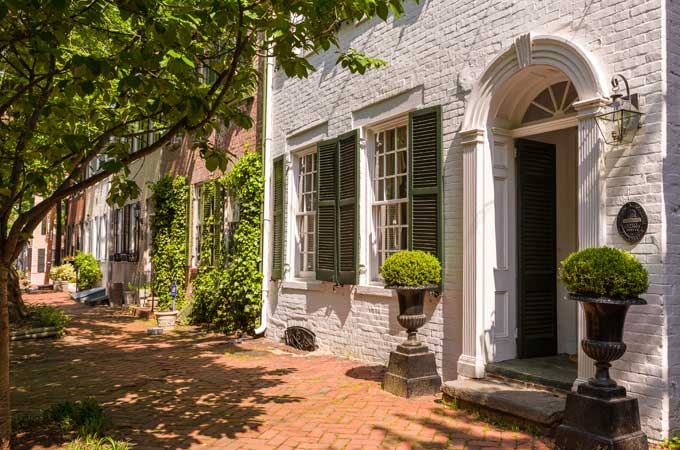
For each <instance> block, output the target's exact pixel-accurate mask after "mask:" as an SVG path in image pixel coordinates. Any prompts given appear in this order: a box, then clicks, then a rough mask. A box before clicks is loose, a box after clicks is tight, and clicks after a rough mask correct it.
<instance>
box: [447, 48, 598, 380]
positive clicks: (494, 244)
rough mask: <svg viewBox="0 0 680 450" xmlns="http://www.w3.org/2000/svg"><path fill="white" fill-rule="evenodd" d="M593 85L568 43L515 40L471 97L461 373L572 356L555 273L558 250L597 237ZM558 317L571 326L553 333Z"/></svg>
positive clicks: (583, 368)
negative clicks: (520, 359) (506, 362)
mask: <svg viewBox="0 0 680 450" xmlns="http://www.w3.org/2000/svg"><path fill="white" fill-rule="evenodd" d="M602 79H603V78H602V77H601V74H600V73H599V71H598V70H597V67H596V65H595V64H594V63H593V62H592V60H591V58H590V57H589V56H588V55H587V53H586V52H584V51H583V50H582V49H580V48H579V47H577V46H575V45H574V44H572V43H571V42H568V41H566V40H563V39H561V38H558V37H552V36H537V37H533V36H531V35H524V36H521V37H519V38H518V39H516V40H515V42H514V44H513V46H512V48H510V49H509V50H507V51H506V52H504V53H503V54H501V55H499V56H498V57H497V58H496V59H495V60H494V61H493V62H492V63H491V64H490V65H489V67H488V68H487V69H486V71H485V72H484V73H483V74H482V77H481V78H480V80H479V82H478V83H477V85H476V86H475V89H474V90H473V93H472V95H471V100H470V102H469V105H468V108H467V110H466V113H465V118H464V124H463V130H462V131H461V138H462V143H463V167H464V168H463V175H464V233H463V236H464V244H463V245H464V247H463V248H464V256H463V258H464V263H463V277H464V281H463V353H462V355H461V357H460V358H459V362H458V373H459V375H462V376H465V377H470V378H479V377H483V376H484V374H485V366H486V364H487V363H489V362H493V361H497V360H499V359H509V358H513V357H516V356H532V355H534V354H542V353H546V354H549V353H553V352H554V353H556V352H558V351H560V350H562V351H566V352H569V351H575V350H576V348H575V347H576V345H575V343H576V342H578V335H579V334H580V333H582V331H583V330H582V328H583V323H582V321H581V320H580V319H578V320H577V319H576V317H575V316H576V310H575V308H572V307H571V305H568V304H564V305H563V304H562V302H558V301H557V296H558V286H557V284H558V283H557V281H556V268H557V261H558V258H560V257H564V256H565V255H564V253H566V252H569V251H573V250H575V249H577V248H584V247H590V246H594V245H599V243H600V242H602V241H603V239H602V238H601V236H600V235H601V233H602V232H603V231H602V230H601V227H600V223H601V219H600V217H601V215H602V214H603V213H604V207H603V205H602V200H601V198H600V192H603V187H602V186H601V183H600V180H599V174H598V161H599V154H600V145H601V143H600V137H599V134H598V131H597V126H596V124H595V120H594V115H595V114H596V113H597V111H598V110H599V108H600V107H601V106H603V105H604V104H605V98H604V97H605V92H606V91H605V90H604V88H603V87H604V86H605V84H604V83H603V82H602ZM558 165H559V166H560V167H559V169H558ZM536 174H540V175H541V176H535V175H536ZM558 177H559V178H558ZM522 203H523V204H522ZM569 209H572V211H571V214H570V211H569ZM558 233H560V236H558ZM558 237H559V238H560V242H561V243H565V242H566V243H567V245H566V246H562V247H564V248H560V249H558V248H557V243H558ZM567 237H570V238H569V239H567ZM539 256H540V257H539ZM541 258H542V259H541ZM539 272H540V273H539ZM538 287H540V289H539V288H538ZM538 291H540V292H538ZM532 302H533V303H532ZM558 303H559V308H560V309H558ZM558 316H559V317H558ZM558 318H559V319H561V320H559V321H558V320H557V319H558ZM558 322H559V323H562V324H563V325H568V326H566V327H563V328H564V329H562V330H561V332H560V333H558V330H557V327H558ZM577 323H578V331H577V327H576V325H577ZM560 336H561V337H562V339H560ZM585 358H586V357H585V355H582V354H581V352H579V379H582V378H583V379H585V377H587V376H588V375H589V371H590V366H591V365H590V364H588V363H587V360H586V359H585Z"/></svg>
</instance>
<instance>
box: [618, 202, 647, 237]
mask: <svg viewBox="0 0 680 450" xmlns="http://www.w3.org/2000/svg"><path fill="white" fill-rule="evenodd" d="M616 229H617V230H618V231H619V234H620V235H621V237H622V238H623V239H625V240H626V241H627V242H630V243H631V244H635V243H637V242H640V240H642V238H643V237H644V235H645V233H647V213H645V209H644V208H643V207H642V206H641V205H640V204H639V203H635V202H628V203H626V204H625V205H623V206H622V207H621V210H620V211H619V214H618V215H617V216H616Z"/></svg>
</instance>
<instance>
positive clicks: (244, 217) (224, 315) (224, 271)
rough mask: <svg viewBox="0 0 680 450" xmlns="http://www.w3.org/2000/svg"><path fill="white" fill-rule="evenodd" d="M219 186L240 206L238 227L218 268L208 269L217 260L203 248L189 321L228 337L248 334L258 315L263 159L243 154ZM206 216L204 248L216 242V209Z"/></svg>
mask: <svg viewBox="0 0 680 450" xmlns="http://www.w3.org/2000/svg"><path fill="white" fill-rule="evenodd" d="M217 183H218V185H219V186H220V187H221V188H222V189H223V191H224V193H225V194H226V195H227V196H228V197H229V198H230V199H232V200H235V201H237V202H238V205H239V221H238V224H237V225H236V227H235V230H234V234H233V238H232V242H231V245H230V246H229V248H228V249H225V248H224V245H223V244H224V241H223V240H221V241H220V242H221V245H220V247H219V248H220V253H221V252H226V254H224V257H222V256H220V257H219V258H218V260H219V261H220V263H219V264H213V263H211V261H214V260H215V258H213V257H212V256H213V255H212V252H214V250H210V251H209V250H208V249H207V248H206V252H210V253H211V257H210V258H208V257H203V255H204V253H203V252H204V249H203V245H202V246H201V258H200V262H199V271H198V275H197V276H196V278H195V279H194V281H193V282H192V297H193V302H194V305H193V312H192V319H193V321H194V323H208V324H211V325H213V326H214V327H216V328H217V329H219V330H221V331H224V332H226V333H232V332H252V331H253V330H254V329H255V328H256V327H257V325H258V321H259V318H260V311H261V295H260V293H261V287H262V273H261V271H260V259H261V258H260V231H261V230H260V226H261V220H262V217H261V208H262V198H263V192H264V180H263V175H262V160H261V154H260V153H256V152H254V153H246V154H245V155H243V157H242V158H241V159H240V160H239V161H238V162H237V163H236V164H235V165H234V167H233V168H232V170H231V171H230V172H229V173H228V174H226V175H225V176H223V177H222V178H220V179H219V180H218V181H217ZM209 189H212V188H209ZM213 192H217V190H215V191H213ZM207 212H208V210H207V209H206V210H205V212H204V217H203V220H204V223H206V224H211V226H208V227H202V230H201V234H202V237H201V242H202V243H204V242H207V241H210V242H215V241H214V239H215V236H214V233H215V231H214V230H216V228H215V226H214V224H215V223H217V220H216V219H217V217H216V214H222V210H221V209H220V208H213V209H212V211H211V212H210V214H209V215H207V216H205V214H206V213H207ZM219 219H221V217H220V218H219ZM211 230H213V231H211ZM207 245H208V244H207V243H206V246H207ZM212 248H213V249H214V248H215V247H212Z"/></svg>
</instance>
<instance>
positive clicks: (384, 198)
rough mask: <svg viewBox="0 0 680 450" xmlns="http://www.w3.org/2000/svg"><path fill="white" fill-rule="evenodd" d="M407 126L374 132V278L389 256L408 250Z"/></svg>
mask: <svg viewBox="0 0 680 450" xmlns="http://www.w3.org/2000/svg"><path fill="white" fill-rule="evenodd" d="M407 140H408V139H407V126H406V124H403V125H400V126H396V127H391V128H388V129H383V130H380V131H377V132H374V133H373V161H372V162H373V167H372V174H373V180H372V181H373V183H372V187H373V205H372V213H373V226H374V236H375V244H374V261H375V264H373V267H375V269H376V270H374V271H373V272H374V273H373V277H374V278H377V268H378V267H380V265H382V263H384V262H385V259H387V257H388V256H390V255H391V254H392V253H395V252H397V251H399V250H405V249H406V248H408V222H409V220H408V203H409V195H408V142H407Z"/></svg>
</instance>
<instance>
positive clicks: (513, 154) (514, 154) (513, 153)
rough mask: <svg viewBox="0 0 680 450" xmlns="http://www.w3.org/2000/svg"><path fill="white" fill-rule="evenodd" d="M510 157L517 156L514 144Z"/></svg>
mask: <svg viewBox="0 0 680 450" xmlns="http://www.w3.org/2000/svg"><path fill="white" fill-rule="evenodd" d="M512 157H513V158H517V147H516V146H514V145H513V146H512Z"/></svg>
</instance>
